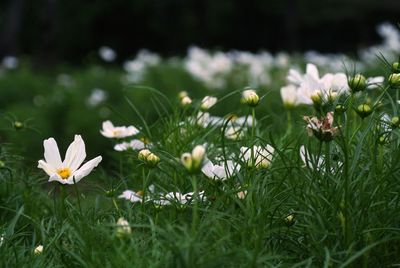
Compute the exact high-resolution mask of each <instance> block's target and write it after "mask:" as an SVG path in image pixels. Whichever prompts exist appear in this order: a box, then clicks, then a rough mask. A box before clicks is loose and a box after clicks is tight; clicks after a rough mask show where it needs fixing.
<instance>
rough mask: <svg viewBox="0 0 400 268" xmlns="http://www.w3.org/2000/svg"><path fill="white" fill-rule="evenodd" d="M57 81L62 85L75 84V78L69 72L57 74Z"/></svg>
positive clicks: (69, 85) (70, 85)
mask: <svg viewBox="0 0 400 268" xmlns="http://www.w3.org/2000/svg"><path fill="white" fill-rule="evenodd" d="M57 83H58V84H59V85H61V86H63V87H72V86H74V85H75V80H74V79H73V78H72V77H71V76H70V75H69V74H59V75H58V76H57Z"/></svg>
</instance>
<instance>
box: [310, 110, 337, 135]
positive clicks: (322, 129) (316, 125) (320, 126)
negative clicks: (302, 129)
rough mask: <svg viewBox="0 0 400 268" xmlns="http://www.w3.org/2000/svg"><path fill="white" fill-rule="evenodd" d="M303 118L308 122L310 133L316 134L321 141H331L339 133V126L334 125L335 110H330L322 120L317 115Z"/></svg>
mask: <svg viewBox="0 0 400 268" xmlns="http://www.w3.org/2000/svg"><path fill="white" fill-rule="evenodd" d="M303 119H304V120H305V121H306V122H307V127H306V128H307V131H308V135H309V136H312V135H314V136H315V137H317V138H318V139H319V140H321V141H326V142H329V141H331V140H333V139H334V138H335V136H336V135H337V133H338V127H333V112H328V113H327V114H326V116H325V117H324V118H322V120H319V119H318V118H317V117H315V116H313V117H308V116H304V117H303Z"/></svg>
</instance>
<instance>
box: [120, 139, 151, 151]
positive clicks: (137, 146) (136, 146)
mask: <svg viewBox="0 0 400 268" xmlns="http://www.w3.org/2000/svg"><path fill="white" fill-rule="evenodd" d="M145 147H146V144H145V143H144V142H143V141H141V140H137V139H135V140H131V141H130V142H121V143H118V144H116V145H115V146H114V150H115V151H118V152H122V151H126V150H128V149H133V150H142V149H144V148H145Z"/></svg>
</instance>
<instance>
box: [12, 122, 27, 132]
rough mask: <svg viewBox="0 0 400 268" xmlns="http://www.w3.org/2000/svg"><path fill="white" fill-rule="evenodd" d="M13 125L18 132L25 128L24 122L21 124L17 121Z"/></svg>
mask: <svg viewBox="0 0 400 268" xmlns="http://www.w3.org/2000/svg"><path fill="white" fill-rule="evenodd" d="M13 125H14V128H15V129H16V130H21V129H23V128H24V123H22V122H20V121H15V122H14V124H13Z"/></svg>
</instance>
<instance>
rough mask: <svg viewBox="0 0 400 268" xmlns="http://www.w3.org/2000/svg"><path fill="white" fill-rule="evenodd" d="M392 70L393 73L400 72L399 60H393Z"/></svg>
mask: <svg viewBox="0 0 400 268" xmlns="http://www.w3.org/2000/svg"><path fill="white" fill-rule="evenodd" d="M392 72H393V73H400V63H399V62H398V61H396V62H393V64H392Z"/></svg>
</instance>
